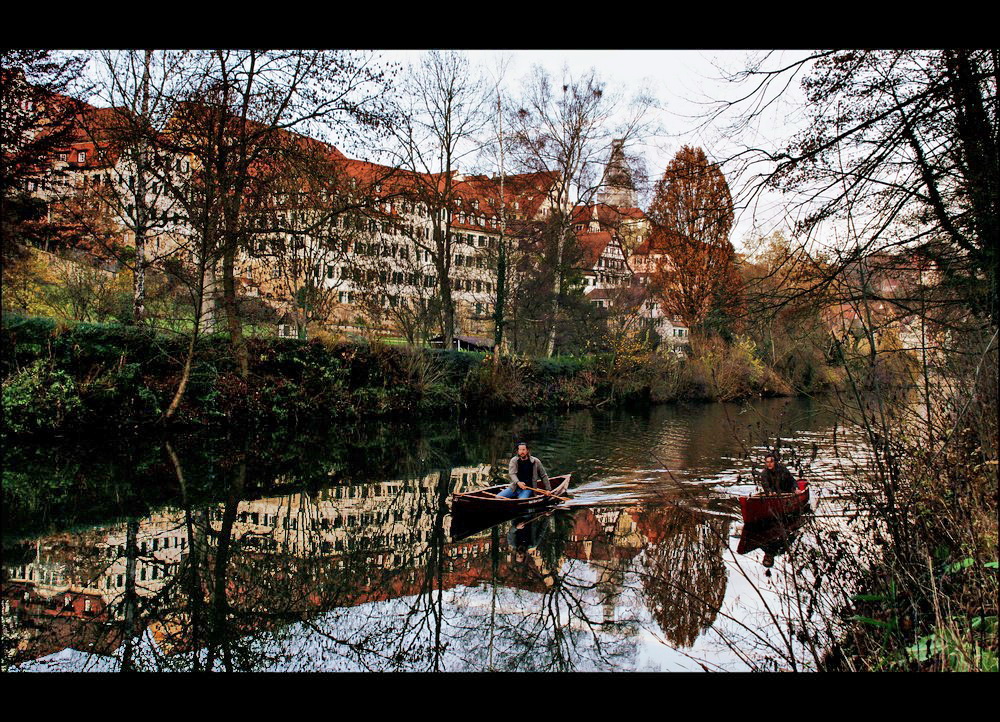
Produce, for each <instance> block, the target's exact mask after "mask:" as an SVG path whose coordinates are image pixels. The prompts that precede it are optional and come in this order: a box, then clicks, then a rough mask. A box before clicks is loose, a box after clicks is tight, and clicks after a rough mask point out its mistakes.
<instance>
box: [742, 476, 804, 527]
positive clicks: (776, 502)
mask: <svg viewBox="0 0 1000 722" xmlns="http://www.w3.org/2000/svg"><path fill="white" fill-rule="evenodd" d="M808 503H809V485H808V484H807V483H806V480H805V479H799V488H798V491H793V492H790V493H787V494H753V495H751V496H741V497H740V511H742V512H743V522H744V523H745V524H752V523H754V522H762V521H771V520H774V519H780V518H781V517H783V516H787V515H788V514H794V513H795V512H797V511H801V510H802V509H803V508H805V505H806V504H808Z"/></svg>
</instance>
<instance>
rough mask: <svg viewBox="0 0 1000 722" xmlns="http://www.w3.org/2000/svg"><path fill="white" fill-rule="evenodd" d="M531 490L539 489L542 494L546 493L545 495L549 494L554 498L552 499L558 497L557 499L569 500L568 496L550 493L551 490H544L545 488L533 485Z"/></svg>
mask: <svg viewBox="0 0 1000 722" xmlns="http://www.w3.org/2000/svg"><path fill="white" fill-rule="evenodd" d="M533 490H534V491H540V492H542V493H543V494H546V495H548V496H551V497H552V498H554V499H558V500H559V501H569V498H568V497H565V496H559V495H558V494H553V493H552V492H551V491H545V489H540V488H538V487H534V489H533Z"/></svg>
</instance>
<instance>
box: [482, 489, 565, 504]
mask: <svg viewBox="0 0 1000 722" xmlns="http://www.w3.org/2000/svg"><path fill="white" fill-rule="evenodd" d="M529 488H531V490H532V491H540V492H542V493H543V494H547V495H548V496H551V497H552V498H554V499H558V500H559V501H569V497H566V496H559V495H558V494H553V493H552V492H551V491H545V489H539V488H537V487H534V488H532V487H529ZM483 493H484V494H489V495H490V496H492V497H495V498H497V499H503V500H504V501H514V498H513V497H509V496H500V495H499V494H494V493H492V492H489V491H485V492H483Z"/></svg>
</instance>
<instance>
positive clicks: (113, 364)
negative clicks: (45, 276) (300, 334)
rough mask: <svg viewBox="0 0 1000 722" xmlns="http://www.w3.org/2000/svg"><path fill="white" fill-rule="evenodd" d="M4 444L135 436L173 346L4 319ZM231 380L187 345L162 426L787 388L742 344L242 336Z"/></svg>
mask: <svg viewBox="0 0 1000 722" xmlns="http://www.w3.org/2000/svg"><path fill="white" fill-rule="evenodd" d="M2 344H3V361H2V370H3V405H4V409H5V412H6V413H5V414H4V425H3V432H4V434H31V433H45V432H54V431H71V430H76V429H86V428H90V429H98V428H100V429H108V428H127V427H132V428H134V427H139V426H145V425H148V424H152V423H155V422H157V421H158V420H159V419H160V417H161V416H162V414H163V410H164V409H166V408H167V406H168V405H169V403H170V401H171V398H172V396H173V393H174V392H175V390H176V389H177V387H178V384H179V382H180V375H181V365H182V362H181V359H183V357H184V354H185V344H186V340H185V339H184V338H183V337H182V336H167V335H163V334H159V333H155V332H153V331H151V330H149V329H145V328H142V327H130V326H121V325H116V324H86V323H79V324H72V325H66V324H60V323H57V322H55V321H53V320H52V319H46V318H25V317H19V316H13V315H9V316H5V317H4V319H3V328H2ZM246 345H247V352H248V358H249V375H248V376H247V378H242V377H241V376H240V374H239V373H238V369H237V366H236V363H235V362H234V360H233V358H232V356H231V354H230V347H229V344H228V340H227V338H226V337H225V336H223V335H221V334H217V335H206V336H203V337H201V338H200V339H199V341H198V346H197V349H196V354H195V361H194V364H193V367H192V372H191V378H190V383H189V386H188V389H187V392H186V394H185V396H184V399H183V402H182V405H181V407H180V409H179V411H178V414H177V418H176V421H177V422H178V423H180V424H187V425H204V424H216V423H221V422H223V421H225V422H226V423H230V424H234V423H235V424H250V425H257V424H259V425H267V424H283V425H284V424H291V425H297V424H301V423H309V422H310V420H313V419H316V418H322V419H327V420H329V419H334V418H336V419H341V418H346V419H350V418H358V417H361V416H389V415H402V414H419V415H434V414H437V415H440V414H448V413H452V412H459V411H463V410H464V411H468V412H473V413H475V412H482V411H503V410H507V411H525V410H532V409H538V410H546V409H566V408H578V407H585V406H591V405H597V404H603V403H605V402H607V401H611V400H614V401H628V400H651V401H654V402H662V401H684V400H712V399H720V400H733V399H738V398H746V397H749V396H760V395H778V394H787V393H789V391H790V389H789V387H788V385H787V384H782V383H781V382H780V379H776V376H775V374H774V372H772V371H771V370H770V369H768V368H767V367H765V366H764V365H763V364H762V363H761V362H760V361H759V360H758V359H757V358H756V357H755V356H754V353H753V352H754V349H753V347H752V344H749V343H748V342H740V343H738V344H736V345H734V346H727V345H725V344H722V342H721V341H714V342H706V343H705V345H704V346H703V348H702V349H700V350H698V351H697V352H696V353H695V355H694V356H693V357H692V358H691V359H690V360H684V359H681V358H677V357H675V356H672V355H667V354H660V353H655V352H651V351H649V350H648V349H639V348H636V349H631V348H630V349H626V350H625V352H621V353H615V354H604V355H598V356H594V357H583V358H577V357H558V358H551V359H547V358H543V359H524V358H518V357H503V358H501V359H500V360H499V362H497V360H496V359H494V358H493V357H492V356H491V355H489V354H482V353H470V352H459V351H450V350H440V349H421V348H412V347H405V346H387V345H384V344H369V343H364V342H361V343H357V342H351V343H348V342H331V341H329V340H328V339H324V340H319V339H313V340H311V341H308V342H303V341H299V340H297V339H281V338H248V339H246Z"/></svg>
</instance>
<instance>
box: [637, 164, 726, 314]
mask: <svg viewBox="0 0 1000 722" xmlns="http://www.w3.org/2000/svg"><path fill="white" fill-rule="evenodd" d="M648 215H649V217H650V219H651V220H652V222H653V226H654V228H653V231H652V233H651V235H650V247H651V251H653V252H654V253H657V254H662V256H663V260H662V262H661V263H659V264H658V266H657V269H656V271H655V273H654V274H653V278H652V288H653V290H654V292H655V293H656V294H657V295H658V296H659V298H660V301H661V303H662V305H663V308H664V310H665V312H666V313H667V314H668V315H673V316H679V317H680V318H682V319H683V320H684V321H685V322H687V323H688V324H689V325H690V326H691V327H692V328H700V329H701V330H708V329H710V328H712V327H718V325H719V324H720V323H722V324H725V323H726V322H727V321H726V320H727V319H732V318H733V317H734V316H735V312H736V310H737V307H738V304H739V295H740V294H739V289H740V279H739V274H738V273H737V270H736V251H735V250H734V248H733V245H732V243H731V242H730V241H729V233H730V231H731V230H732V227H733V199H732V196H731V195H730V193H729V185H728V183H726V177H725V176H724V175H723V174H722V171H721V170H720V169H719V167H718V166H717V165H715V164H714V163H710V162H709V161H708V158H707V157H706V156H705V152H704V151H703V150H702V149H701V148H692V147H690V146H684V147H682V148H681V149H680V150H679V151H678V152H677V154H676V155H675V156H674V158H673V160H671V161H670V163H669V165H667V169H666V172H665V173H664V174H663V178H662V179H661V180H660V181H659V183H658V184H657V187H656V196H655V197H654V199H653V203H652V204H651V205H650V209H649V214H648Z"/></svg>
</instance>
